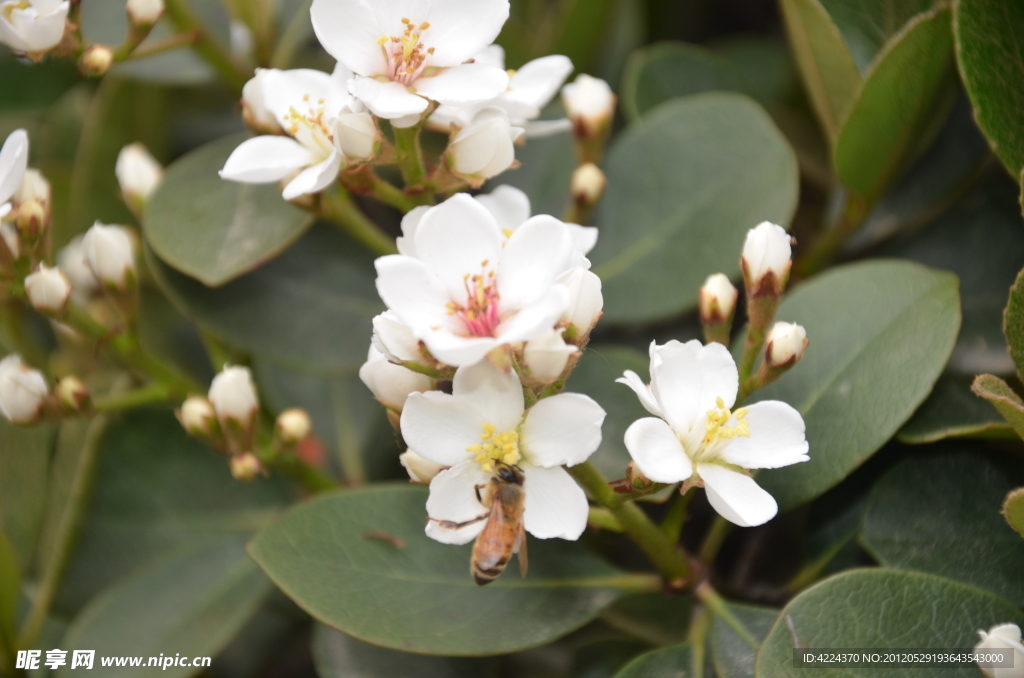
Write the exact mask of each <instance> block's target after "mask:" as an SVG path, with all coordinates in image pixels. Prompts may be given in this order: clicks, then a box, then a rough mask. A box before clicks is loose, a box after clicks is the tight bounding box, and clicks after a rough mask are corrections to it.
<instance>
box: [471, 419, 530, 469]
mask: <svg viewBox="0 0 1024 678" xmlns="http://www.w3.org/2000/svg"><path fill="white" fill-rule="evenodd" d="M480 440H482V441H483V442H482V443H479V444H476V445H470V446H469V447H467V448H466V451H467V452H471V453H473V454H474V455H475V460H476V463H478V464H480V467H481V468H482V469H483V470H484V471H485V472H486V473H493V472H494V462H495V461H501V462H502V463H504V464H509V465H512V464H515V463H517V462H518V461H519V460H520V459H521V458H522V456H521V455H520V453H519V433H518V432H516V431H502V432H501V433H497V428H496V427H495V426H494V424H484V426H483V432H482V433H481V434H480Z"/></svg>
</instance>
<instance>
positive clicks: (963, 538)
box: [861, 450, 1024, 605]
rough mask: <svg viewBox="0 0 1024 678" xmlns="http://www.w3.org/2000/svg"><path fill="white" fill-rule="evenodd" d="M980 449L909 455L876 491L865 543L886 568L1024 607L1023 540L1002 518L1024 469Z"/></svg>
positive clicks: (864, 532)
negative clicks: (944, 580)
mask: <svg viewBox="0 0 1024 678" xmlns="http://www.w3.org/2000/svg"><path fill="white" fill-rule="evenodd" d="M999 462H1001V463H995V460H993V459H990V458H989V457H987V456H985V455H984V454H980V453H979V452H978V451H976V450H970V451H962V452H946V453H942V454H933V455H929V456H924V457H912V458H910V459H907V460H905V461H904V462H902V463H901V464H900V465H899V466H897V467H896V468H894V469H892V470H891V471H890V472H889V473H888V474H886V476H885V477H884V478H882V480H881V481H879V482H878V484H877V485H875V488H874V490H873V491H872V493H871V496H870V497H869V499H868V506H867V511H866V512H865V514H864V525H863V528H862V529H861V540H862V541H863V543H864V546H865V547H866V548H867V549H868V551H870V552H871V554H872V555H874V556H875V558H876V559H877V560H878V561H879V562H880V563H882V564H883V565H887V566H889V567H898V568H900V569H907V570H921V571H923V572H931V573H932V574H938V575H942V576H944V577H949V578H951V579H957V580H959V581H962V582H964V583H966V584H971V585H972V586H976V587H978V588H981V589H986V590H988V591H991V592H992V593H995V594H996V595H998V596H999V597H1001V598H1004V599H1006V600H1008V601H1010V602H1012V603H1015V604H1017V605H1021V604H1022V603H1024V578H1022V577H1021V576H1020V566H1021V563H1024V540H1021V538H1020V537H1019V536H1018V535H1017V534H1014V532H1013V530H1011V529H1010V527H1009V526H1008V525H1007V524H1006V521H1005V520H1003V518H1002V516H1000V515H999V508H1000V506H1001V505H1002V501H1003V499H1004V497H1005V496H1006V494H1007V492H1009V491H1010V490H1012V489H1013V488H1014V487H1016V486H1017V485H1019V484H1020V483H1021V482H1022V481H1024V465H1021V464H1017V465H1015V466H1014V465H1012V464H1010V462H1009V461H1008V460H1006V459H1005V458H1004V459H1000V460H999Z"/></svg>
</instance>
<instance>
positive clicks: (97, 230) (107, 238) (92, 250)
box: [82, 221, 135, 292]
mask: <svg viewBox="0 0 1024 678" xmlns="http://www.w3.org/2000/svg"><path fill="white" fill-rule="evenodd" d="M82 250H83V251H84V252H85V264H86V266H88V267H89V270H90V271H92V274H93V276H95V278H96V279H97V280H98V281H100V282H101V283H102V284H104V285H107V286H109V287H112V288H114V289H116V290H118V291H121V292H123V291H126V290H128V288H129V287H130V286H131V285H133V284H134V282H135V247H134V245H133V243H132V238H131V236H130V235H129V234H128V230H127V229H125V228H124V227H123V226H105V225H103V224H101V223H100V222H98V221H97V222H96V224H95V225H93V227H92V228H90V229H89V230H88V231H87V232H86V234H85V236H84V237H83V238H82Z"/></svg>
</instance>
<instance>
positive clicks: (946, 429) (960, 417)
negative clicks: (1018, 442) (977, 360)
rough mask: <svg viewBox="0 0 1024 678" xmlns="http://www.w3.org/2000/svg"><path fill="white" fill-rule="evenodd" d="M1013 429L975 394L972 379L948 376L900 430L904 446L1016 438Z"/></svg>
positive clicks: (900, 437) (940, 381)
mask: <svg viewBox="0 0 1024 678" xmlns="http://www.w3.org/2000/svg"><path fill="white" fill-rule="evenodd" d="M1014 437H1016V436H1015V434H1014V433H1013V429H1012V428H1011V427H1010V425H1009V424H1007V423H1006V421H1005V420H1004V419H1003V418H1002V417H1000V416H999V413H998V412H997V411H996V410H994V409H993V408H992V406H991V405H989V404H988V403H986V402H985V401H984V400H982V399H981V398H979V397H978V396H977V395H976V394H975V393H973V392H972V391H971V379H970V378H969V377H954V376H951V375H949V374H944V375H943V376H942V377H940V378H939V380H938V381H937V382H936V383H935V389H934V390H933V391H932V394H931V395H930V396H928V400H926V401H924V404H923V405H921V407H920V408H918V410H917V412H915V413H914V416H913V417H911V418H910V421H908V422H907V423H906V424H905V425H904V426H903V428H901V429H900V432H899V434H898V438H899V440H900V442H902V443H909V444H911V445H921V444H923V443H934V442H936V441H939V440H943V439H945V438H1011V439H1012V438H1014Z"/></svg>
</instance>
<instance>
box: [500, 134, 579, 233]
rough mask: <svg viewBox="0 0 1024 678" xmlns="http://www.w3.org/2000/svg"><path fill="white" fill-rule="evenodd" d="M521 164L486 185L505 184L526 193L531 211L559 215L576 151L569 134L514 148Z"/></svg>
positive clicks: (574, 167) (574, 164) (566, 194)
mask: <svg viewBox="0 0 1024 678" xmlns="http://www.w3.org/2000/svg"><path fill="white" fill-rule="evenodd" d="M516 160H518V161H519V162H521V163H522V167H520V168H519V169H516V170H515V171H510V172H506V173H505V174H502V175H499V177H498V178H497V179H496V180H495V181H494V182H492V183H491V184H489V185H488V189H492V188H493V187H494V186H498V185H499V184H508V185H509V186H515V187H516V188H518V189H521V190H522V191H524V192H525V193H526V195H528V196H530V203H531V206H532V207H533V213H534V214H553V215H554V216H556V217H560V216H561V215H562V212H564V211H565V206H566V205H567V204H568V201H569V185H570V183H571V181H572V173H573V171H574V170H575V169H576V151H575V148H574V146H573V137H572V134H571V133H565V134H554V135H552V136H549V137H539V138H535V139H529V140H527V142H526V145H525V146H523V147H522V148H517V149H516Z"/></svg>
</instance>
